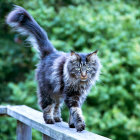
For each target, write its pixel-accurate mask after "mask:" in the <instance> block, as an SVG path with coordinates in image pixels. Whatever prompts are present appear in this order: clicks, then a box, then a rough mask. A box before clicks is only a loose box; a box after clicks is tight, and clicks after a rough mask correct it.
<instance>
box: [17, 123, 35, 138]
mask: <svg viewBox="0 0 140 140" xmlns="http://www.w3.org/2000/svg"><path fill="white" fill-rule="evenodd" d="M16 133H17V140H32V129H31V127H30V126H28V125H26V124H24V123H22V122H20V121H17V131H16Z"/></svg>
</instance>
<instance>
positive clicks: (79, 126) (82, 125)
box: [75, 122, 85, 132]
mask: <svg viewBox="0 0 140 140" xmlns="http://www.w3.org/2000/svg"><path fill="white" fill-rule="evenodd" d="M75 127H76V130H77V132H81V131H83V130H85V123H84V122H80V123H77V124H76V125H75Z"/></svg>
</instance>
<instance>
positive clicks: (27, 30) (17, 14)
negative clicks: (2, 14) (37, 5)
mask: <svg viewBox="0 0 140 140" xmlns="http://www.w3.org/2000/svg"><path fill="white" fill-rule="evenodd" d="M6 23H7V24H9V25H10V26H11V27H14V28H15V29H16V31H18V32H19V33H21V34H25V35H29V37H30V41H31V43H32V44H33V45H34V46H36V45H37V48H38V50H39V52H40V54H41V57H44V56H46V55H48V54H50V53H53V52H54V51H56V50H55V48H54V47H53V45H52V44H51V42H50V41H49V39H48V36H47V34H46V33H45V31H44V30H43V29H42V28H41V27H40V26H39V25H38V23H37V22H36V21H35V20H34V18H33V17H32V16H31V15H30V14H29V13H28V12H27V11H26V10H25V9H24V8H22V7H20V6H15V8H14V10H13V11H11V12H10V13H9V14H8V16H7V18H6Z"/></svg>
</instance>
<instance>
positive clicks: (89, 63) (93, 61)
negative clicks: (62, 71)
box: [67, 51, 101, 81]
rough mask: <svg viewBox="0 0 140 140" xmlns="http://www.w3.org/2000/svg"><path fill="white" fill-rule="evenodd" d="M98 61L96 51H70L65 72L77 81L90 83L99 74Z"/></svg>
mask: <svg viewBox="0 0 140 140" xmlns="http://www.w3.org/2000/svg"><path fill="white" fill-rule="evenodd" d="M100 66H101V65H100V61H99V59H98V56H97V51H94V52H92V53H76V52H74V51H71V53H70V57H69V61H68V63H67V70H68V73H69V76H70V77H71V78H74V79H75V80H79V81H90V80H93V79H94V78H95V77H96V79H95V80H97V76H98V75H99V73H100Z"/></svg>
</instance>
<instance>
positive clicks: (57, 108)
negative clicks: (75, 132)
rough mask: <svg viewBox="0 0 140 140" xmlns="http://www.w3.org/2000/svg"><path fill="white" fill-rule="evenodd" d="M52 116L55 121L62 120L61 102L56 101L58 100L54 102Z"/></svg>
mask: <svg viewBox="0 0 140 140" xmlns="http://www.w3.org/2000/svg"><path fill="white" fill-rule="evenodd" d="M53 116H54V120H55V122H61V121H62V118H61V104H60V103H58V102H57V103H56V104H55V107H54V113H53Z"/></svg>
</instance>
